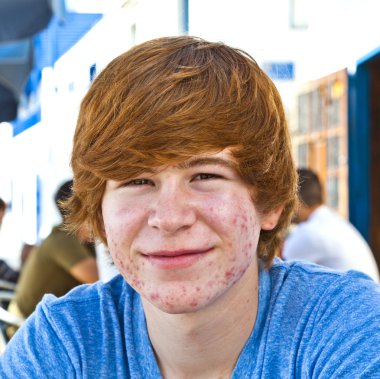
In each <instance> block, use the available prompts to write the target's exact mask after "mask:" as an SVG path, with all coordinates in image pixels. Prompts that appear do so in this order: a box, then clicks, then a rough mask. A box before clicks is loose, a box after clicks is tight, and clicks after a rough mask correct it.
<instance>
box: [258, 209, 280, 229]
mask: <svg viewBox="0 0 380 379" xmlns="http://www.w3.org/2000/svg"><path fill="white" fill-rule="evenodd" d="M283 210H284V207H283V206H282V205H281V206H279V207H277V208H275V209H272V210H271V211H269V212H267V213H265V214H264V215H263V218H262V220H261V229H263V230H272V229H274V228H275V227H276V225H277V223H278V220H279V218H280V216H281V213H282V211H283Z"/></svg>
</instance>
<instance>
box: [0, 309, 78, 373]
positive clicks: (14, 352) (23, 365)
mask: <svg viewBox="0 0 380 379" xmlns="http://www.w3.org/2000/svg"><path fill="white" fill-rule="evenodd" d="M0 377H1V378H2V379H11V378H12V379H16V378H17V379H23V378H25V379H26V378H28V379H30V378H39V379H42V378H55V379H61V378H62V379H71V378H75V377H76V375H75V370H74V367H73V365H72V363H71V362H70V359H69V356H68V354H67V352H66V350H65V348H64V345H63V344H62V341H60V339H59V338H58V337H57V335H56V333H55V332H54V330H53V328H52V327H51V325H50V323H49V321H48V318H47V317H46V314H45V312H44V310H43V308H42V307H41V306H38V308H37V310H36V312H35V313H34V314H33V315H32V316H31V317H29V318H28V319H27V321H26V322H25V324H24V325H23V327H21V328H20V329H19V330H18V331H17V333H16V334H15V335H14V337H13V338H12V339H11V341H10V342H9V343H8V345H7V348H6V349H5V352H4V353H3V354H2V356H1V357H0Z"/></svg>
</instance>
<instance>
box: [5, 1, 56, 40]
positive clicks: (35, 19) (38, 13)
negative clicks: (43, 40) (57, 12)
mask: <svg viewBox="0 0 380 379" xmlns="http://www.w3.org/2000/svg"><path fill="white" fill-rule="evenodd" d="M52 15H53V11H52V1H51V0H1V1H0V42H8V41H17V40H21V39H25V38H29V37H31V36H33V35H34V34H36V33H38V32H39V31H41V30H42V29H44V28H45V27H46V26H47V25H48V23H49V21H50V19H51V17H52Z"/></svg>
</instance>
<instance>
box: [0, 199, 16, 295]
mask: <svg viewBox="0 0 380 379" xmlns="http://www.w3.org/2000/svg"><path fill="white" fill-rule="evenodd" d="M6 210H7V204H6V203H5V201H4V200H3V199H1V198H0V229H1V225H2V223H3V219H4V216H5V212H6ZM19 276H20V272H19V271H18V270H14V269H13V268H12V267H11V266H9V264H8V263H7V262H6V261H5V260H3V259H0V280H4V281H6V282H10V283H13V284H14V283H17V281H18V278H19ZM0 288H2V285H1V284H0Z"/></svg>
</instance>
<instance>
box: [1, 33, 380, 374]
mask: <svg viewBox="0 0 380 379" xmlns="http://www.w3.org/2000/svg"><path fill="white" fill-rule="evenodd" d="M72 168H73V172H74V195H73V196H72V198H71V200H70V201H69V202H68V203H67V204H66V207H67V209H68V211H69V217H68V225H69V227H70V228H71V229H72V230H76V229H77V228H78V227H79V226H80V225H83V223H86V222H87V223H88V222H89V223H91V227H92V232H93V235H94V236H95V237H97V238H99V239H100V240H102V241H103V242H104V243H106V244H107V246H108V248H109V251H110V254H111V256H112V258H113V260H114V262H115V265H116V267H117V268H118V269H119V271H120V272H121V276H118V277H116V278H115V279H113V280H111V281H110V282H107V283H105V284H101V283H98V284H96V285H92V286H80V287H79V288H77V289H75V290H73V291H72V292H71V293H70V294H68V295H67V296H65V297H63V298H60V299H56V298H54V297H52V296H46V297H45V298H44V300H43V301H42V304H40V305H39V306H38V308H37V310H36V312H35V313H34V314H33V315H32V316H31V317H30V318H29V319H28V321H27V322H26V323H25V325H24V327H23V328H21V329H20V330H19V331H18V332H17V334H16V335H15V337H14V338H13V340H12V341H11V342H10V344H9V345H8V348H7V350H6V352H5V354H4V355H3V356H2V359H1V365H0V372H1V373H2V374H3V376H2V377H6V378H7V377H17V378H20V377H38V378H40V377H44V376H50V377H54V378H144V379H146V378H160V377H163V378H166V379H171V378H175V379H178V378H207V379H210V378H230V377H232V378H239V379H240V378H293V377H294V378H311V377H313V378H338V377H339V378H342V377H345V378H359V377H361V378H363V377H365V378H374V377H376V375H379V372H380V356H379V347H380V331H379V324H378V322H379V319H380V291H379V287H378V286H377V285H376V284H375V283H374V282H373V281H372V280H371V279H369V278H368V277H367V276H365V275H364V274H361V273H358V272H348V273H340V272H335V271H330V270H328V269H326V268H322V267H320V266H315V265H307V264H303V263H284V262H282V261H280V260H278V259H276V260H274V256H275V253H276V251H278V248H279V245H280V241H281V236H282V234H283V231H284V228H286V227H287V225H288V223H289V220H290V217H291V214H292V210H293V206H294V203H295V198H296V190H297V185H296V183H297V177H296V171H295V168H294V164H293V161H292V157H291V146H290V142H289V136H288V130H287V127H286V121H285V115H284V111H283V107H282V103H281V100H280V96H279V94H278V92H277V90H276V88H275V86H274V85H273V83H272V82H271V80H270V79H269V78H268V77H267V76H266V75H265V74H264V72H263V71H262V70H261V69H260V68H259V67H258V65H257V64H256V62H255V61H254V60H253V59H252V58H251V57H250V56H249V55H248V54H246V53H244V52H243V51H240V50H237V49H234V48H231V47H229V46H226V45H224V44H223V43H210V42H207V41H204V40H202V39H199V38H193V37H186V36H184V37H169V38H160V39H156V40H152V41H148V42H145V43H143V44H141V45H139V46H136V47H134V48H133V49H131V50H130V51H128V52H126V53H125V54H123V55H121V56H120V57H118V58H116V59H115V60H113V61H112V62H111V63H110V64H109V65H108V66H107V67H106V68H105V70H104V71H103V72H102V73H100V75H99V76H98V78H97V79H96V80H95V81H94V83H93V85H92V86H91V88H90V90H89V92H88V94H87V95H86V97H85V98H84V100H83V102H82V106H81V110H80V115H79V119H78V125H77V129H76V133H75V137H74V147H73V155H72ZM273 260H274V262H273Z"/></svg>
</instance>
